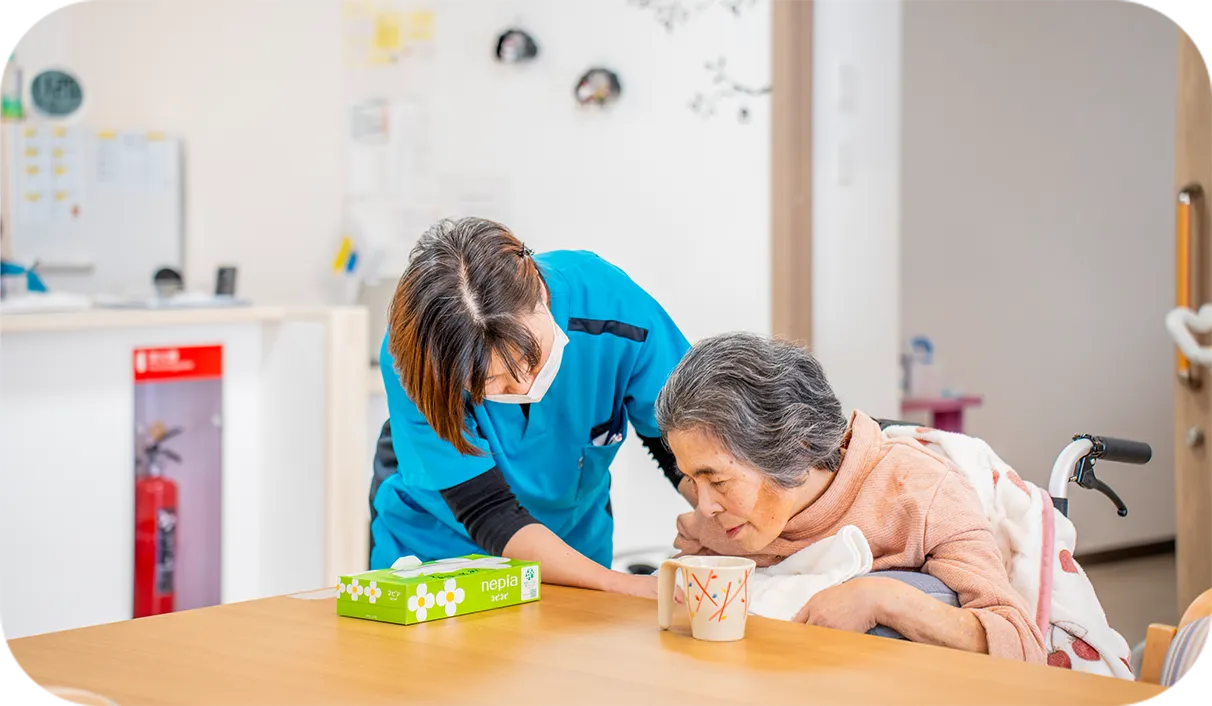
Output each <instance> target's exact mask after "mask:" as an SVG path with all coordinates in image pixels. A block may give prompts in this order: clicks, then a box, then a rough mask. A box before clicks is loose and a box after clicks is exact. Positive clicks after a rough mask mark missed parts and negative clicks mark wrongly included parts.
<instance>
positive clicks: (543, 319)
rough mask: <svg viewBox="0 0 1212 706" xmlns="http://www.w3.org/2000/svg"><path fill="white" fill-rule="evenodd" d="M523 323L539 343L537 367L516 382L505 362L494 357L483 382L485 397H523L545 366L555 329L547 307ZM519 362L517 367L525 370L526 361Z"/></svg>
mask: <svg viewBox="0 0 1212 706" xmlns="http://www.w3.org/2000/svg"><path fill="white" fill-rule="evenodd" d="M523 321H524V322H525V323H526V328H528V329H530V332H531V333H532V334H533V335H534V337H535V338H536V339H538V341H539V346H540V348H541V350H540V355H539V364H538V366H537V367H536V368H534V369H533V370H530V371H528V372H526V373H524V374H523V375H522V379H521V380H517V379H514V377H513V376H512V375H510V374H509V366H507V365H505V361H504V360H502V359H501V357H500V356H497V355H494V356H493V357H492V365H490V366H489V368H488V377H487V378H486V379H485V381H484V394H485V395H524V394H526V393H527V392H530V386H531V385H532V384H533V383H534V377H535V375H538V374H539V371H540V370H542V369H543V366H544V365H546V364H547V359H548V358H549V357H550V356H551V347H552V345H554V343H555V327H554V326H553V323H552V319H551V314H550V313H548V312H547V307H544V306H540V307H539V308H538V309H537V310H536V311H535V312H534V313H532V314H530V315H529V316H527V317H525V319H523ZM519 362H520V366H519V367H520V368H521V369H522V370H526V361H525V360H522V361H519Z"/></svg>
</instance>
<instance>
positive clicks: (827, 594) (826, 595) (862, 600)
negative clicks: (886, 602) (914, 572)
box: [794, 577, 888, 632]
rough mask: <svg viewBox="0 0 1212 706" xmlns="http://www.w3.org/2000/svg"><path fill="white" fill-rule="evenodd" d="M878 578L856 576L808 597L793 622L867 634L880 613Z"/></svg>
mask: <svg viewBox="0 0 1212 706" xmlns="http://www.w3.org/2000/svg"><path fill="white" fill-rule="evenodd" d="M884 580H888V579H880V578H873V577H859V578H856V579H851V580H849V581H847V582H845V583H841V584H838V585H836V586H833V587H831V588H826V589H825V590H823V591H820V592H819V593H817V594H816V595H815V596H813V597H812V598H810V599H809V600H808V602H807V603H805V604H804V607H803V608H800V612H798V613H796V614H795V618H794V620H795V622H797V623H807V624H809V625H817V626H819V627H823V628H834V629H836V630H846V631H849V632H867V631H868V630H870V629H871V628H873V627H875V626H876V624H877V622H878V618H877V616H878V615H879V614H880V607H881V600H882V592H881V590H880V588H881V581H884Z"/></svg>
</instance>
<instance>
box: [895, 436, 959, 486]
mask: <svg viewBox="0 0 1212 706" xmlns="http://www.w3.org/2000/svg"><path fill="white" fill-rule="evenodd" d="M882 446H883V447H884V449H883V454H882V458H881V461H880V464H879V465H887V466H889V467H890V468H895V469H898V470H901V471H906V472H907V473H906V474H905V475H907V476H910V477H912V478H913V480H914V481H915V482H914V485H918V484H921V485H929V486H936V485H938V484H939V483H942V482H943V481H944V480H946V479H948V478H959V479H961V480H962V479H963V474H962V473H960V471H959V469H957V468H956V467H955V464H954V463H952V462H951V460H950V459H948V458H945V457H944V456H941V455H939V454H937V453H935V452H934V451H932V450H931V449H929V448H927V446H926V445H925V444H923V443H922V442H920V441H918V440H917V439H910V438H907V437H898V438H895V439H889V438H887V437H885V438H883V440H882Z"/></svg>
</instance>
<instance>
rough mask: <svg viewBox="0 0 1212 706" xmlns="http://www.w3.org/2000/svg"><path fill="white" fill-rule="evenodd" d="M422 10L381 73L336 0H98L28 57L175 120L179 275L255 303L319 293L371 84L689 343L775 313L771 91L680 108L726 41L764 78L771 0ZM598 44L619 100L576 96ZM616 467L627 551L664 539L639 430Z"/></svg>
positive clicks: (95, 118) (40, 36) (738, 66)
mask: <svg viewBox="0 0 1212 706" xmlns="http://www.w3.org/2000/svg"><path fill="white" fill-rule="evenodd" d="M418 5H421V3H416V2H412V3H402V4H401V6H412V7H415V6H418ZM432 6H433V7H435V8H436V10H437V16H436V19H437V25H436V26H437V40H436V41H435V42H434V45H433V47H432V55H431V56H430V57H429V58H428V59H427V60H424V61H414V62H409V61H406V62H405V63H404V64H402V65H400V66H399V67H398V68H396V69H391V70H387V71H388V73H386V74H379V75H378V77H377V78H376V77H374V76H370V75H367V74H366V73H365V72H359V71H356V70H349V69H347V68H346V67H344V66H343V62H342V35H341V5H340V3H338V2H335V1H333V0H325V1H321V2H283V1H279V0H259V1H258V2H254V3H234V2H208V1H202V0H182V1H179V2H172V3H165V2H159V1H154V0H132V1H127V2H121V3H119V2H113V1H112V0H94V1H93V2H87V3H83V4H79V5H73V6H71V7H68V8H65V9H64V10H62V11H60V12H59V13H58V14H57V15H55V16H53V17H51V18H50V19H48V20H46V21H44V22H43V23H41V24H40V25H38V26H37V27H35V28H34V30H33V31H32V32H31V33H30V34H29V35H27V37H26V38H25V40H24V41H23V42H22V44H21V45H20V46H19V47H18V57H19V58H20V59H21V61H22V62H23V64H25V66H26V68H27V71H28V72H29V73H30V74H32V73H33V72H34V71H36V70H37V69H38V68H39V67H40V66H44V65H46V64H50V63H65V64H67V65H68V66H70V67H71V68H73V69H74V70H75V71H77V72H78V73H79V75H80V77H81V79H82V81H83V83H84V87H85V90H86V91H87V93H88V97H87V102H88V105H87V111H88V112H87V118H86V119H87V121H88V123H89V124H92V125H95V126H102V125H104V126H115V127H119V128H149V129H150V128H155V129H161V130H167V131H171V132H174V133H178V134H180V135H181V136H182V137H183V138H184V140H185V144H186V163H187V166H186V169H187V180H188V188H187V193H186V212H187V213H186V239H187V247H186V258H187V278H189V279H192V280H193V281H195V282H199V283H201V286H209V282H211V281H212V278H213V276H214V275H213V273H214V267H215V265H217V264H220V263H234V264H236V265H238V266H239V267H240V288H241V290H242V293H243V294H245V295H247V296H249V297H251V298H252V299H254V300H255V301H258V302H259V303H277V302H283V303H291V304H300V303H316V302H321V301H323V300H324V299H325V298H326V297H327V296H329V289H328V288H327V287H326V286H325V284H326V280H325V275H326V269H327V266H328V263H329V262H330V261H331V258H332V255H333V252H334V248H335V242H336V234H337V231H338V228H339V227H340V225H341V222H342V213H343V203H342V191H343V188H344V185H345V176H344V168H345V161H344V160H345V146H344V135H345V132H346V130H347V113H346V106H347V105H348V103H349V101H351V100H353V99H356V98H361V97H366V96H369V95H376V94H379V95H385V97H388V98H395V97H411V98H419V99H421V100H423V101H425V102H427V103H428V105H429V109H430V116H431V120H430V123H431V126H432V131H431V138H432V139H431V143H430V144H429V145H428V147H429V150H430V158H431V160H432V162H433V166H434V169H435V172H437V173H440V174H439V176H442V177H452V176H453V177H460V176H467V177H474V178H486V179H488V180H489V183H494V182H495V183H497V184H500V185H503V187H502V189H501V192H502V193H503V194H504V196H505V197H506V199H507V203H506V205H505V209H504V210H505V211H506V212H507V213H508V220H507V222H508V223H509V224H510V225H511V226H512V227H513V228H514V229H515V230H516V231H517V232H518V233H519V234H520V235H521V236H522V237H523V238H524V239H525V240H526V242H527V243H528V244H529V245H531V246H532V247H534V248H535V249H536V250H543V249H551V248H587V249H591V250H595V251H597V252H598V253H599V254H601V255H602V256H604V257H606V258H608V259H610V260H612V261H614V262H615V263H616V264H618V265H620V266H621V267H623V268H624V269H625V270H627V271H628V272H629V273H630V274H631V275H632V276H633V278H634V279H636V280H637V281H638V282H639V283H640V284H641V285H643V286H644V287H645V288H647V289H648V290H649V291H650V292H651V293H652V294H653V295H654V296H656V298H657V299H658V300H659V301H661V302H662V303H663V304H664V305H665V307H666V308H667V309H668V310H669V311H670V313H671V314H672V315H673V317H674V318H675V319H676V320H677V321H678V323H679V324H680V325H681V326H682V328H683V330H684V332H685V333H686V335H687V336H688V337H689V338H691V339H692V340H694V339H697V338H700V337H702V336H705V335H708V334H710V333H715V332H719V331H722V330H730V329H749V330H755V331H759V332H766V331H768V330H769V325H770V324H769V308H770V299H769V289H770V274H769V264H768V261H769V257H770V250H769V232H770V224H769V217H770V216H769V211H770V206H769V199H770V185H769V171H770V169H769V158H770V155H769V153H770V149H769V140H770V131H769V111H768V108H769V102H768V100H767V99H759V100H757V101H755V102H754V103H753V104H752V105H751V108H752V110H751V118H750V120H749V122H748V124H740V123H738V121H737V120H736V119H735V117H734V116H735V113H734V112H732V111H731V110H724V111H722V112H721V114H720V115H718V116H717V117H716V118H715V119H713V120H703V119H702V118H700V117H698V116H696V115H695V114H693V113H692V112H691V111H690V110H689V108H688V103H689V101H690V100H691V98H692V97H693V95H694V93H695V92H696V91H699V90H702V89H707V88H710V75H709V74H708V73H707V72H706V71H705V70H704V68H703V64H704V62H705V61H707V60H713V59H715V58H717V57H718V56H720V55H721V54H722V55H725V56H726V57H727V59H728V63H729V65H730V67H731V68H732V69H733V72H734V73H735V74H736V75H737V77H738V78H739V79H741V80H743V81H746V82H749V83H754V84H758V85H761V84H764V83H766V82H768V81H769V75H770V66H769V21H770V20H769V17H770V13H769V4H768V2H766V1H765V0H762V1H760V2H757V3H755V4H754V5H753V6H752V7H747V8H745V9H743V11H742V15H741V17H740V18H739V19H738V18H734V17H733V16H732V14H731V13H729V12H728V11H727V10H726V9H724V8H723V7H722V6H720V5H714V6H712V7H708V8H706V9H704V10H703V11H702V12H699V13H698V14H696V15H694V16H693V17H691V18H690V20H689V21H688V22H687V23H686V24H685V25H684V26H682V27H679V28H678V29H676V30H675V31H674V32H672V33H669V32H666V30H665V29H664V28H663V27H662V26H660V25H659V24H658V23H657V22H656V20H655V19H654V17H653V14H652V12H651V10H646V9H643V8H640V7H638V6H636V5H634V4H632V3H627V2H624V1H623V0H593V1H581V2H551V1H546V2H539V1H537V0H525V1H522V0H518V1H511V2H493V3H488V2H477V1H456V0H443V1H442V2H437V3H433V5H432ZM515 24H516V25H520V26H522V27H524V28H526V29H527V30H529V31H531V32H532V33H533V34H534V35H535V37H536V39H537V41H538V42H539V45H540V56H539V60H538V62H537V63H534V64H531V65H526V66H501V65H499V64H497V63H495V62H494V61H493V59H492V50H493V48H494V46H495V40H496V36H497V35H498V34H499V32H500V31H502V30H503V29H505V28H506V27H509V26H512V25H515ZM599 63H600V64H603V65H606V66H608V67H611V68H613V69H614V70H616V71H617V72H618V73H619V74H620V76H621V79H622V84H623V98H622V100H621V102H620V103H618V104H617V105H615V106H613V107H612V109H610V110H608V111H605V112H601V111H595V110H583V109H581V108H580V107H579V106H577V105H576V104H575V102H574V101H573V100H572V90H573V86H574V84H575V82H576V80H577V79H578V78H579V76H580V75H581V73H582V72H583V71H584V70H586V69H588V68H589V67H591V66H593V65H595V64H599ZM384 77H389V80H384ZM397 79H398V80H397ZM385 85H387V86H389V88H387V89H384V88H383V87H384V86H385ZM486 215H487V214H486ZM416 235H418V233H416V232H412V231H408V232H402V233H401V234H400V237H401V238H402V239H403V240H405V241H409V240H411V239H415V237H416ZM287 258H289V259H290V264H287ZM374 325H376V322H372V326H374ZM372 424H374V421H373V420H372ZM614 484H615V485H614V490H615V502H614V509H615V516H616V518H617V520H618V531H617V536H616V541H617V543H618V545H619V548H620V549H626V548H629V547H644V546H653V545H657V546H660V545H667V544H668V543H669V542H670V541H671V539H672V535H673V519H672V518H673V516H674V514H675V513H676V512H678V511H680V510H684V509H685V505H684V503H682V501H681V500H680V498H678V497H677V496H676V495H675V494H674V493H673V491H672V489H671V488H669V486H668V483H667V482H666V481H665V480H664V478H663V477H662V476H661V475H660V473H659V472H658V471H657V470H656V467H655V464H654V463H653V462H652V461H651V460H650V459H648V458H647V457H646V455H645V454H644V452H643V450H642V448H641V447H639V446H637V445H635V444H634V442H629V446H628V447H627V448H625V449H624V450H623V451H622V452H621V454H620V456H619V460H618V461H617V462H616V464H615V467H614Z"/></svg>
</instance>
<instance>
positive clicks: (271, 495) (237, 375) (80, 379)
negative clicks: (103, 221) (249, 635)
mask: <svg viewBox="0 0 1212 706" xmlns="http://www.w3.org/2000/svg"><path fill="white" fill-rule="evenodd" d="M95 316H98V317H102V316H104V314H102V313H97V314H95ZM267 318H268V319H271V320H267V321H264V322H258V321H255V320H252V319H250V318H249V319H245V320H244V322H242V323H231V324H224V323H217V324H216V323H211V324H198V325H189V324H176V325H169V326H143V325H139V324H135V325H134V326H127V327H113V328H97V329H91V330H77V331H70V330H67V331H50V332H13V331H5V332H4V335H3V346H2V347H0V354H2V356H3V365H2V366H0V451H2V456H0V557H3V561H0V621H2V623H3V632H4V635H5V637H7V638H15V637H21V636H23V635H30V634H34V633H40V632H47V631H51V630H64V629H69V628H76V627H82V626H85V625H92V624H96V623H102V622H109V621H114V620H125V619H129V618H130V617H131V611H132V606H133V603H132V595H133V593H132V591H133V582H134V570H133V566H134V529H135V525H134V492H133V488H134V482H135V454H134V444H133V441H134V435H135V414H134V412H135V392H134V384H133V381H132V380H133V378H132V376H133V372H132V370H131V352H132V351H133V350H134V349H135V348H139V347H160V346H181V345H200V344H204V345H209V344H220V345H222V346H223V349H224V351H223V368H224V369H223V381H222V386H223V402H222V405H223V418H222V428H223V441H222V449H221V466H222V467H221V469H219V470H220V471H221V473H222V479H221V482H220V485H221V491H220V492H221V497H222V525H221V532H222V551H221V559H220V561H221V570H220V583H221V588H220V595H221V598H222V600H223V602H233V601H242V600H250V599H254V598H263V597H266V596H271V595H279V594H282V593H287V592H292V591H301V590H307V589H311V588H315V587H316V586H320V585H328V584H329V583H330V580H331V579H332V578H333V575H332V574H330V573H329V572H328V571H326V564H325V559H326V557H325V551H324V550H325V545H324V533H325V529H326V527H325V519H326V515H325V508H326V501H325V497H324V492H325V483H326V481H327V479H326V468H325V458H324V450H325V447H326V445H327V444H329V443H332V439H333V436H332V434H331V433H326V432H330V431H331V430H326V428H325V425H324V421H325V415H324V410H325V402H326V398H327V394H326V385H327V384H328V383H329V381H328V379H327V378H326V377H325V376H324V374H323V372H324V371H323V365H324V337H325V330H324V327H323V326H320V325H317V324H315V323H312V322H311V321H302V322H298V323H295V322H282V321H275V320H272V319H275V318H278V315H275V314H273V313H272V312H271V314H269V315H267ZM82 351H87V352H88V353H87V362H86V363H85V364H82V363H81V352H82ZM288 382H289V384H288ZM179 450H180V449H179ZM182 453H184V451H182ZM183 502H184V501H183ZM188 529H189V528H188V527H182V528H181V529H180V531H181V532H182V533H184V532H187V531H188ZM56 576H62V577H68V578H70V580H54V577H56Z"/></svg>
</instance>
